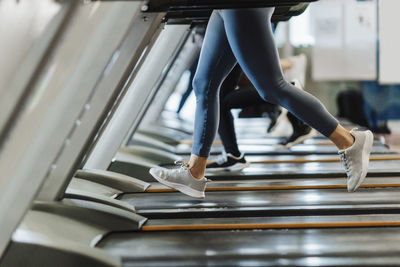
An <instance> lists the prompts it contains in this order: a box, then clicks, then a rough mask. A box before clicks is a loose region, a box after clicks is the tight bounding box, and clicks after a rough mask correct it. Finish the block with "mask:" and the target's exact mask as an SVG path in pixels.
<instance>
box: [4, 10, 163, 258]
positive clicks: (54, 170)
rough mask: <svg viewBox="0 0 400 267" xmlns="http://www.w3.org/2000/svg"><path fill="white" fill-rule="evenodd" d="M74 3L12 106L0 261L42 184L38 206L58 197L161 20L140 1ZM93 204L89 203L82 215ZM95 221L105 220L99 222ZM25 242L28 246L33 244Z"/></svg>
mask: <svg viewBox="0 0 400 267" xmlns="http://www.w3.org/2000/svg"><path fill="white" fill-rule="evenodd" d="M74 3H75V6H74V7H75V8H74V9H73V10H72V11H71V12H70V13H69V16H70V18H69V20H68V23H66V24H65V25H64V28H63V29H62V31H60V32H59V33H58V35H57V37H58V39H57V40H55V41H54V42H53V46H52V50H51V52H48V57H47V58H48V60H46V62H45V64H43V65H41V69H40V70H35V71H36V73H35V80H36V83H35V84H34V86H33V87H32V89H31V90H32V91H31V95H32V97H30V98H28V99H27V101H26V102H25V103H24V105H22V106H20V107H19V108H20V110H19V114H20V115H19V118H18V120H17V121H15V123H14V127H13V129H12V131H11V132H10V133H9V135H8V139H7V142H6V143H4V145H3V148H2V150H1V151H0V172H1V173H2V176H1V177H0V183H1V184H2V186H1V188H0V224H1V225H2V231H1V232H0V254H2V253H3V252H4V249H5V247H6V245H7V244H8V242H9V240H10V236H11V234H12V232H13V231H14V230H15V228H16V227H17V225H18V224H19V222H20V221H21V219H22V218H23V216H24V215H25V214H26V211H27V210H28V208H30V206H31V204H32V201H33V199H34V197H35V196H36V194H37V193H38V191H39V189H40V188H41V186H42V185H43V183H44V186H43V187H42V188H41V191H40V193H39V198H40V199H41V200H45V201H48V203H51V201H52V200H58V199H60V198H61V197H62V196H63V194H64V191H63V188H64V189H65V187H66V185H67V184H68V183H69V180H70V178H71V176H72V173H73V172H74V171H75V168H76V167H77V166H78V164H79V161H80V160H81V158H82V156H83V155H84V153H83V151H84V150H85V148H86V147H87V146H88V144H90V142H91V140H92V137H93V136H94V135H95V134H96V132H97V130H98V128H99V127H100V125H101V123H102V120H103V119H104V117H105V115H106V114H107V112H108V110H109V109H110V107H111V106H112V104H113V103H114V100H115V99H116V97H117V96H118V95H119V94H120V92H121V90H122V88H123V84H124V82H125V80H126V79H127V77H128V76H129V75H130V74H131V70H132V69H134V67H135V66H136V65H137V64H136V63H137V62H138V60H139V59H140V57H141V56H142V55H143V51H144V49H145V47H146V46H147V45H148V43H149V40H151V38H152V37H153V35H154V34H155V33H156V31H157V29H158V26H159V25H160V23H161V19H162V17H163V15H164V14H146V15H143V14H141V12H140V7H141V3H140V2H136V3H133V2H119V3H100V2H98V3H95V4H93V5H88V4H84V3H80V2H74ZM66 6H69V5H66ZM88 203H89V202H87V201H84V200H74V201H72V200H71V201H66V200H64V201H63V204H61V205H67V206H69V208H70V209H71V207H74V206H75V208H74V210H76V211H77V212H81V210H82V209H85V208H84V206H85V205H88ZM80 205H83V207H80ZM99 205H100V206H101V204H96V203H89V206H88V207H87V209H86V210H88V209H89V210H93V208H96V206H99ZM103 206H104V205H103ZM10 207H12V210H10ZM65 208H67V207H66V206H65ZM97 209H102V210H104V211H105V210H107V209H104V207H103V208H97ZM119 210H120V209H116V208H110V209H108V211H109V212H111V213H110V214H109V215H110V216H114V215H115V214H116V213H118V212H119ZM11 211H12V212H11ZM53 211H55V210H53ZM81 213H82V212H81ZM103 213H104V212H103ZM82 214H84V212H83V213H82ZM86 214H88V213H86ZM104 214H105V213H104ZM65 216H67V215H65ZM68 216H70V215H68ZM131 217H132V216H131ZM131 217H130V219H129V223H130V225H131V227H130V228H129V229H134V227H137V225H138V224H137V223H139V222H138V221H135V220H136V219H135V218H131ZM102 218H103V220H105V221H107V216H104V215H103V216H102ZM65 219H66V218H65ZM23 223H28V224H30V225H31V223H32V225H31V226H30V227H29V229H31V228H32V229H33V228H34V227H37V229H36V230H38V231H42V230H43V231H46V225H45V224H40V225H37V224H36V223H35V222H34V221H33V222H32V221H30V219H29V216H28V217H25V218H24V220H23ZM82 223H85V222H77V224H76V227H79V225H81V224H82ZM98 223H99V224H101V223H103V222H100V221H99V222H98ZM135 225H136V226H135ZM33 226H34V227H33ZM71 227H72V226H71ZM116 227H118V226H117V225H116ZM111 230H112V229H111ZM28 236H30V235H28ZM26 237H27V236H25V237H24V238H26ZM31 237H32V239H31V240H30V242H32V244H34V243H35V242H36V241H39V240H37V239H35V238H34V236H31ZM53 237H54V236H53ZM14 241H15V239H14ZM23 242H25V241H23ZM77 242H78V241H77ZM15 244H16V243H15V242H13V244H12V245H10V247H9V248H12V247H15ZM38 244H39V245H40V242H39V243H38ZM54 244H55V243H54ZM48 245H49V244H47V245H44V247H41V249H46V246H48ZM69 245H71V244H69ZM59 251H60V252H61V251H62V250H59ZM8 252H9V251H8ZM36 252H38V250H36ZM38 253H39V252H38ZM88 253H90V252H88ZM43 258H45V257H43Z"/></svg>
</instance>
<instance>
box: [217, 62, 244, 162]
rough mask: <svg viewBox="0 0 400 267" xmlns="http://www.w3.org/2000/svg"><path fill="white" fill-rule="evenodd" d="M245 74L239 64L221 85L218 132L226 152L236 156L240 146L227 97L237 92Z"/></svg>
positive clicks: (238, 154) (238, 153)
mask: <svg viewBox="0 0 400 267" xmlns="http://www.w3.org/2000/svg"><path fill="white" fill-rule="evenodd" d="M242 74H243V71H242V68H241V67H240V66H239V64H236V66H235V67H234V68H233V70H232V71H231V73H229V75H228V77H227V78H226V79H225V81H224V82H223V83H222V85H221V91H220V117H219V125H218V134H219V136H220V138H221V141H222V145H223V146H224V149H225V152H226V153H230V154H232V155H234V156H240V152H239V148H238V145H237V141H236V135H235V125H234V123H233V117H232V114H231V111H230V109H229V108H228V107H227V105H226V104H227V103H226V102H225V99H226V97H228V96H229V95H231V94H232V93H234V92H235V89H236V86H237V85H238V83H239V80H240V78H241V76H242Z"/></svg>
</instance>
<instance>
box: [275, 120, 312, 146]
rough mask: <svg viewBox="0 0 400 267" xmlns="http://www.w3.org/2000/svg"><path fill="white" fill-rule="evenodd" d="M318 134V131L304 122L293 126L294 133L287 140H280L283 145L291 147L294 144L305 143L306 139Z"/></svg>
mask: <svg viewBox="0 0 400 267" xmlns="http://www.w3.org/2000/svg"><path fill="white" fill-rule="evenodd" d="M316 135H317V131H316V130H314V129H313V128H311V127H310V126H308V125H307V124H305V123H303V124H302V125H297V126H296V127H293V134H292V135H291V136H290V137H289V138H287V139H286V140H284V141H282V142H280V143H279V144H280V145H281V146H284V147H286V148H290V147H292V146H294V145H297V144H300V143H303V142H304V141H305V140H306V139H309V138H312V137H314V136H316Z"/></svg>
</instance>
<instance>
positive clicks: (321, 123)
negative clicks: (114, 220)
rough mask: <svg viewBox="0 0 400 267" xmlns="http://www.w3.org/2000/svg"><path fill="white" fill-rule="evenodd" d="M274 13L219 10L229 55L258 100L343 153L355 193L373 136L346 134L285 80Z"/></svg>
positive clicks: (270, 10)
mask: <svg viewBox="0 0 400 267" xmlns="http://www.w3.org/2000/svg"><path fill="white" fill-rule="evenodd" d="M273 11H274V8H258V9H238V10H223V11H221V16H222V18H223V20H224V26H225V32H226V36H227V38H228V41H229V44H230V46H231V48H232V52H233V53H234V55H235V57H236V59H237V60H238V62H239V64H240V66H241V67H242V68H243V71H244V72H245V73H246V75H247V77H249V79H250V80H251V81H252V83H253V84H254V86H255V87H256V88H257V90H258V92H259V93H260V95H261V97H263V98H264V99H265V100H266V101H268V102H272V103H276V104H279V105H281V106H283V107H285V108H286V109H287V110H289V111H290V112H291V113H292V114H293V115H295V116H296V117H298V118H299V119H301V120H302V121H304V122H306V123H307V124H308V125H310V126H311V127H313V128H315V129H317V130H318V131H319V132H321V133H322V134H323V135H325V136H327V137H329V138H330V139H331V140H332V141H333V142H334V143H335V145H336V146H337V147H338V148H339V149H341V150H342V151H340V154H341V156H342V160H343V162H344V163H345V166H346V173H347V176H348V178H349V179H348V190H349V191H354V190H355V189H357V187H358V186H359V185H360V184H361V183H362V181H363V180H364V179H365V176H366V173H367V170H368V162H369V153H370V150H371V147H372V142H373V137H372V133H371V132H356V131H352V132H349V131H347V130H346V129H344V128H343V127H342V126H341V125H339V123H338V122H337V121H336V119H335V118H334V117H333V116H332V115H331V114H329V112H328V111H327V110H326V109H325V107H324V106H323V105H322V103H321V102H320V101H319V100H318V99H316V98H315V97H314V96H312V95H310V94H308V93H307V92H305V91H302V90H298V89H296V88H295V87H294V86H293V85H291V84H290V83H288V82H286V81H285V79H284V77H283V73H282V70H281V68H280V66H279V57H278V52H277V49H276V47H275V42H274V38H273V34H272V29H271V25H270V20H271V16H272V13H273ZM243 40H245V41H243Z"/></svg>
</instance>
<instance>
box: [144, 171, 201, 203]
mask: <svg viewBox="0 0 400 267" xmlns="http://www.w3.org/2000/svg"><path fill="white" fill-rule="evenodd" d="M149 172H150V174H151V175H152V176H153V177H154V178H155V179H156V180H157V181H158V182H160V183H162V184H164V185H166V186H168V187H171V188H174V189H176V190H178V191H180V192H182V193H184V194H185V195H188V196H191V197H194V198H204V197H205V195H204V191H205V188H206V183H207V179H206V178H205V177H203V178H201V179H196V178H194V177H193V176H192V174H191V173H190V171H189V169H188V168H187V167H186V166H185V165H184V164H182V165H181V167H180V168H177V169H165V168H158V167H157V168H151V169H150V171H149Z"/></svg>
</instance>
